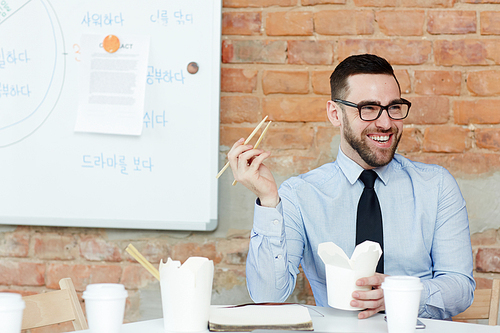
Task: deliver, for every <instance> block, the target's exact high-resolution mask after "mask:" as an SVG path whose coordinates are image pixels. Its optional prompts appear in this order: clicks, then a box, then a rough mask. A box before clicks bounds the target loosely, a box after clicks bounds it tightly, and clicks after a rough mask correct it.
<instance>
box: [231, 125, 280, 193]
mask: <svg viewBox="0 0 500 333" xmlns="http://www.w3.org/2000/svg"><path fill="white" fill-rule="evenodd" d="M271 123H272V121H270V122H269V123H268V124H267V126H266V128H264V130H263V131H262V133H261V134H260V136H259V139H258V140H257V142H256V143H255V146H254V147H253V149H257V147H258V146H259V145H260V142H261V141H262V139H263V138H264V134H266V132H267V129H268V128H269V125H271ZM237 182H238V181H237V180H236V179H235V180H234V182H233V186H234V185H236V183H237Z"/></svg>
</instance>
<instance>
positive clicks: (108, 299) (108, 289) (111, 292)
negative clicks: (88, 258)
mask: <svg viewBox="0 0 500 333" xmlns="http://www.w3.org/2000/svg"><path fill="white" fill-rule="evenodd" d="M82 297H83V299H84V300H85V309H86V312H87V321H88V323H89V329H90V331H91V332H92V333H119V332H120V328H121V326H122V324H123V316H124V314H125V300H126V299H127V297H128V293H127V291H126V290H125V287H124V286H123V284H117V283H96V284H89V285H88V286H87V289H86V290H85V291H84V292H83V296H82Z"/></svg>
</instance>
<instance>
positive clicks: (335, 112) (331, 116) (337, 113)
mask: <svg viewBox="0 0 500 333" xmlns="http://www.w3.org/2000/svg"><path fill="white" fill-rule="evenodd" d="M326 114H327V115H328V120H330V122H331V123H332V124H333V126H335V127H339V126H340V124H341V120H340V118H341V117H342V110H341V109H340V106H339V105H338V104H337V103H335V102H334V101H328V102H326Z"/></svg>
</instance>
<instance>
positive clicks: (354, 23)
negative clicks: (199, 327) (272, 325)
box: [0, 0, 500, 333]
mask: <svg viewBox="0 0 500 333" xmlns="http://www.w3.org/2000/svg"><path fill="white" fill-rule="evenodd" d="M223 5H224V8H223V10H222V22H223V27H222V34H223V36H222V37H223V41H222V45H221V47H222V62H221V73H222V75H221V79H222V80H221V113H220V120H221V126H220V129H221V132H220V144H221V154H225V153H226V152H227V150H228V147H230V146H231V145H232V144H233V142H234V141H236V140H237V139H238V138H240V137H246V136H247V135H248V134H249V133H250V132H251V131H252V129H253V128H254V127H255V125H256V124H257V123H258V122H259V121H260V120H261V119H262V118H263V117H264V116H265V115H268V116H269V119H270V120H273V122H274V123H273V125H272V126H271V128H270V130H269V132H268V134H267V135H266V139H265V140H264V141H263V143H262V147H263V148H265V149H270V150H271V151H272V154H273V155H272V157H271V158H270V161H269V164H270V166H271V168H272V169H273V172H274V173H275V174H276V175H277V176H278V177H288V176H291V175H294V174H298V173H302V172H305V171H307V170H310V169H312V168H315V167H317V166H319V165H321V164H323V163H326V162H329V161H331V160H332V159H333V158H334V157H335V153H334V151H335V149H334V148H335V147H332V146H334V145H335V142H337V141H335V137H336V136H338V134H339V132H338V129H336V128H333V127H332V125H331V124H330V123H328V121H327V118H326V114H325V104H326V101H327V100H328V99H329V97H328V95H329V92H330V88H329V82H328V77H329V75H330V73H331V71H332V70H333V68H334V66H335V65H337V64H338V63H339V61H341V60H342V59H344V58H345V57H347V56H349V55H351V54H355V53H364V52H370V53H376V54H379V55H381V56H383V57H385V58H387V59H388V60H389V61H390V62H391V63H392V64H393V65H394V67H395V69H396V74H397V77H398V79H399V80H400V83H401V87H402V91H403V95H404V96H405V98H408V99H409V100H411V101H412V103H413V106H412V110H411V113H410V117H409V118H408V119H407V122H406V125H405V134H404V137H403V140H402V142H401V145H400V150H399V152H400V153H402V154H404V155H406V156H408V157H409V158H411V159H414V160H418V161H424V162H430V163H437V164H440V165H443V166H445V167H446V168H448V169H449V170H450V171H451V172H452V173H453V175H455V176H456V177H462V178H464V179H472V180H474V179H479V178H481V177H485V176H487V175H491V174H494V173H495V172H499V171H500V125H499V124H500V111H498V104H499V103H498V102H499V97H498V96H499V94H500V80H498V78H499V77H500V66H499V63H500V0H224V1H223ZM336 145H337V146H338V143H337V144H336ZM228 181H229V180H228ZM230 182H232V179H231V180H230V181H229V183H230ZM228 188H231V189H230V190H228V191H245V189H242V188H241V187H237V186H236V187H234V188H235V189H233V187H225V188H224V189H228ZM234 193H240V192H234ZM232 194H233V192H230V194H229V195H232ZM219 197H221V196H219ZM233 197H234V195H233ZM251 200H253V198H250V199H249V201H251ZM238 204H240V203H239V202H238V203H235V204H234V205H232V208H233V209H234V210H236V215H238V214H240V215H245V219H246V220H247V222H246V227H245V228H244V229H250V228H251V212H246V211H244V209H243V208H242V207H243V206H241V207H240V206H238ZM250 205H251V203H250ZM231 216H233V215H229V213H228V212H226V211H225V210H222V211H220V212H219V217H220V219H221V220H222V221H224V222H223V223H224V226H222V225H221V226H220V227H219V228H220V229H221V228H222V229H224V228H225V229H224V230H226V229H228V230H229V231H228V232H227V233H226V232H225V231H224V233H223V235H222V236H221V235H219V234H217V233H201V232H200V233H196V232H195V233H174V232H173V233H168V232H152V231H151V232H139V231H131V232H124V233H123V232H119V231H116V232H114V231H110V230H101V229H87V228H56V227H17V228H15V227H14V228H11V229H8V228H7V229H0V290H2V291H5V290H10V291H17V292H21V293H23V294H33V293H38V292H42V291H44V290H46V289H57V288H58V286H57V282H58V280H59V279H60V278H62V277H71V278H72V279H73V282H74V284H75V286H76V288H77V290H78V293H79V294H80V295H81V292H82V291H83V290H84V289H85V286H86V285H87V284H89V283H96V282H119V283H123V284H125V286H126V287H127V289H128V291H129V295H130V296H129V298H128V301H127V302H128V303H127V310H126V320H127V321H134V320H137V319H139V318H141V292H142V291H144V290H145V289H147V288H153V289H154V288H156V290H158V284H157V282H156V281H155V280H154V279H153V278H152V277H151V276H150V275H149V273H147V271H145V270H144V269H143V268H142V267H141V266H140V265H139V264H137V263H136V262H135V261H133V260H131V258H130V257H129V256H128V254H127V253H126V252H125V251H124V249H125V248H126V246H127V245H128V244H129V243H133V244H134V245H135V246H136V247H137V248H138V249H139V251H140V252H141V253H143V254H144V255H145V256H146V258H147V259H148V260H149V261H151V262H153V263H155V264H157V263H158V262H159V261H160V259H166V258H168V257H169V256H170V257H172V258H173V259H176V260H181V261H184V260H185V259H186V258H188V257H189V256H193V255H201V256H205V257H209V258H211V259H213V260H214V261H215V264H216V274H215V280H214V294H216V295H219V296H220V299H222V301H224V300H229V302H239V301H241V299H236V298H235V297H232V296H233V295H234V293H235V290H236V289H237V288H240V290H241V288H244V286H245V258H246V252H247V249H248V230H243V231H241V230H240V231H238V230H231V229H230V228H231V227H232V226H231V223H232V221H231ZM471 220H472V219H471ZM240 229H241V228H240ZM497 229H498V227H496V228H493V229H490V230H486V231H484V232H482V233H476V234H475V235H473V248H474V256H475V265H476V266H477V272H476V273H475V274H476V276H477V277H478V286H479V287H487V286H488V285H489V283H490V281H489V280H490V279H491V278H492V277H494V276H499V275H500V240H499V236H498V232H499V231H498V230H497ZM224 295H226V296H224ZM295 297H296V299H297V300H298V301H301V302H308V303H313V298H312V295H311V291H310V289H309V287H308V283H307V281H306V280H305V278H304V277H303V275H300V276H299V280H298V283H297V292H296V296H295ZM157 306H160V305H158V304H157ZM70 329H71V326H67V325H66V326H62V327H59V328H50V329H45V330H43V329H39V330H33V332H37V333H40V332H56V331H57V330H59V331H65V330H70Z"/></svg>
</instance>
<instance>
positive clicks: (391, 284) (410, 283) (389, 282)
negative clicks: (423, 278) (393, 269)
mask: <svg viewBox="0 0 500 333" xmlns="http://www.w3.org/2000/svg"><path fill="white" fill-rule="evenodd" d="M423 287H424V286H423V284H422V282H420V278H418V277H416V276H404V275H399V276H398V275H395V276H388V277H386V278H385V280H384V282H382V289H398V290H415V289H417V290H421V289H423Z"/></svg>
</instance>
